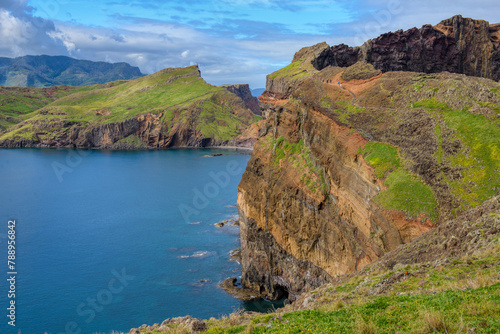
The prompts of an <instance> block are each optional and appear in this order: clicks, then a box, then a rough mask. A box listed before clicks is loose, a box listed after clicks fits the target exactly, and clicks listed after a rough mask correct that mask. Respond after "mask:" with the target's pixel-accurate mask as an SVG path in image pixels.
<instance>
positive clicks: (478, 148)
mask: <svg viewBox="0 0 500 334" xmlns="http://www.w3.org/2000/svg"><path fill="white" fill-rule="evenodd" d="M441 115H442V116H443V119H444V121H445V123H446V125H447V126H448V127H449V128H451V129H453V130H455V135H456V136H457V138H458V139H460V140H461V141H462V143H463V148H462V150H461V151H460V152H459V153H458V154H456V155H453V156H450V157H449V160H450V163H451V165H452V166H463V167H465V168H464V170H463V171H461V174H462V176H463V177H462V178H461V179H459V180H453V181H448V182H449V184H450V185H451V188H452V193H453V194H455V195H457V196H459V197H460V198H461V199H462V200H463V205H462V207H461V208H462V209H465V208H467V207H475V206H477V205H479V204H481V203H482V202H484V201H485V200H486V199H488V198H490V197H491V196H493V195H495V194H496V192H497V191H498V190H500V126H498V125H497V124H495V123H494V122H491V121H490V120H488V119H487V118H486V117H485V116H483V115H474V114H470V113H468V112H466V111H447V112H443V113H442V114H441Z"/></svg>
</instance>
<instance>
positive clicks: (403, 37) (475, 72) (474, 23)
mask: <svg viewBox="0 0 500 334" xmlns="http://www.w3.org/2000/svg"><path fill="white" fill-rule="evenodd" d="M311 61H312V64H313V65H314V67H315V68H316V69H317V70H321V69H323V68H325V67H327V66H340V67H348V66H351V65H353V64H354V63H356V62H358V61H363V62H367V63H369V64H372V65H373V66H374V67H375V68H376V69H379V70H382V71H383V72H389V71H412V72H424V73H439V72H443V71H448V72H451V73H463V74H466V75H470V76H477V77H483V78H489V79H492V80H496V81H498V80H500V24H489V22H487V21H484V20H473V19H470V18H463V17H462V16H460V15H457V16H454V17H452V18H450V19H447V20H443V21H441V22H440V23H438V24H437V25H435V26H431V25H424V26H423V27H422V28H420V29H417V28H412V29H409V30H406V31H403V30H398V31H396V32H390V33H386V34H383V35H381V36H379V37H377V38H374V39H372V40H369V41H367V42H366V43H365V44H363V45H362V46H360V47H348V46H347V45H345V44H340V45H336V46H332V47H328V46H327V47H325V48H323V49H322V50H321V52H320V53H319V54H318V56H317V57H314V59H312V60H311Z"/></svg>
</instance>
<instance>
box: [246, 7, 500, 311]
mask: <svg viewBox="0 0 500 334" xmlns="http://www.w3.org/2000/svg"><path fill="white" fill-rule="evenodd" d="M495 36H498V25H489V24H488V23H487V22H485V21H478V20H471V19H463V18H461V17H460V16H456V17H453V18H451V19H449V20H445V21H442V22H441V23H440V24H438V25H437V26H435V27H432V26H424V27H423V28H422V29H420V30H419V29H410V30H409V31H406V32H402V31H399V32H396V33H390V34H385V35H382V36H381V37H379V38H377V39H374V40H372V41H369V42H367V43H365V45H364V46H362V47H361V48H347V47H344V46H337V47H329V46H328V45H326V43H320V44H318V45H315V46H312V47H308V48H304V49H301V50H300V51H299V52H297V53H296V55H295V56H294V59H293V62H292V63H291V64H290V65H288V66H287V67H285V68H283V69H281V70H279V71H276V72H274V73H272V74H270V75H268V76H267V88H266V89H267V90H266V92H265V93H264V94H263V95H262V96H261V97H260V105H261V109H262V111H263V115H264V117H265V121H264V123H263V124H262V126H261V128H260V129H259V138H258V140H257V142H256V144H255V147H254V151H253V154H252V157H251V159H250V161H249V163H248V166H247V169H246V171H245V173H244V175H243V178H242V181H241V183H240V185H239V188H238V208H239V212H240V224H241V246H242V250H241V255H242V268H243V275H242V279H241V280H242V282H243V284H244V285H245V286H246V287H248V288H252V289H254V290H256V291H258V292H259V293H261V294H263V295H266V296H267V297H269V298H272V299H278V298H282V297H287V298H289V299H290V300H292V301H293V300H295V299H297V298H298V296H299V295H300V294H301V293H302V292H304V291H309V290H311V289H314V288H317V287H319V286H321V285H323V284H325V283H327V282H332V281H333V280H335V277H337V276H340V275H344V274H347V273H351V272H354V271H357V270H359V269H360V268H363V267H364V266H366V265H367V264H369V263H371V262H372V261H374V260H376V259H378V258H380V257H381V256H383V255H384V254H386V253H388V252H391V251H393V250H395V249H397V248H398V247H400V246H401V245H403V244H406V243H408V242H410V241H411V240H413V239H415V238H416V237H418V236H420V235H421V234H423V233H425V232H427V231H430V230H433V229H434V228H435V227H436V226H440V225H441V224H443V223H444V222H447V221H450V220H452V219H454V218H456V217H458V216H460V215H462V214H464V213H466V212H468V211H469V210H473V208H475V207H477V206H479V205H481V204H482V203H484V202H485V201H487V200H489V199H490V198H492V197H494V196H496V195H498V194H500V84H499V83H498V82H495V81H494V80H498V75H499V73H498V68H499V67H498V64H499V63H498V61H497V60H498V59H497V57H498V39H497V37H495ZM417 46H419V47H420V49H418V48H417ZM422 47H425V48H424V49H422ZM360 55H362V56H360ZM418 57H420V58H418ZM422 57H424V58H422ZM447 57H448V58H447ZM442 71H448V72H442ZM434 72H440V73H434ZM449 72H457V73H449ZM465 74H466V75H465ZM481 76H482V77H483V78H481ZM491 79H494V80H491ZM338 82H341V83H342V86H341V85H339V84H338Z"/></svg>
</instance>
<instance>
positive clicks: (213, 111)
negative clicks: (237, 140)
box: [197, 99, 244, 140]
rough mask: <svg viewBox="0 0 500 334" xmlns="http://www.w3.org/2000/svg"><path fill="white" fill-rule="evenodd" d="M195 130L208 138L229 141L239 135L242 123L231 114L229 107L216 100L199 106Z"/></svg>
mask: <svg viewBox="0 0 500 334" xmlns="http://www.w3.org/2000/svg"><path fill="white" fill-rule="evenodd" d="M200 109H201V111H200V114H199V117H198V119H197V122H198V125H197V129H198V130H200V132H201V133H202V134H203V135H204V136H205V137H208V138H216V139H221V140H230V139H231V138H233V137H235V136H237V135H238V134H240V133H241V128H242V126H243V127H244V125H243V122H242V121H241V119H240V118H238V116H237V115H235V114H233V113H232V108H231V106H229V105H224V104H222V103H219V101H218V100H217V99H210V100H207V101H204V102H203V103H202V104H201V106H200Z"/></svg>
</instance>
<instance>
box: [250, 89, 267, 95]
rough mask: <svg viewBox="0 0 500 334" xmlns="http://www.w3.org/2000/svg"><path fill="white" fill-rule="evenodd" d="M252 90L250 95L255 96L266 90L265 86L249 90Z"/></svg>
mask: <svg viewBox="0 0 500 334" xmlns="http://www.w3.org/2000/svg"><path fill="white" fill-rule="evenodd" d="M250 91H251V92H252V95H253V96H255V97H259V96H261V95H262V93H264V92H265V91H266V89H265V88H255V89H251V90H250Z"/></svg>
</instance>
